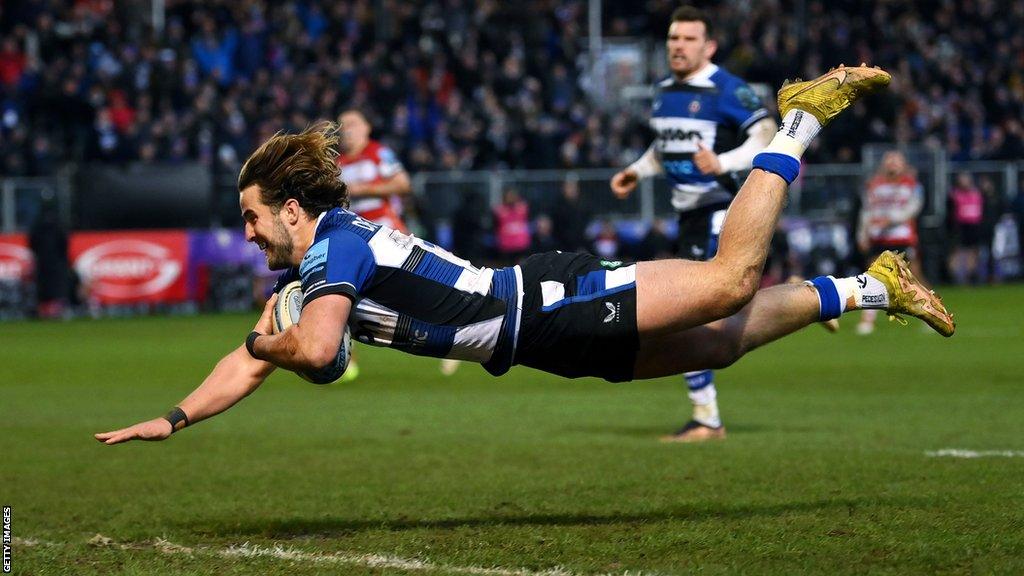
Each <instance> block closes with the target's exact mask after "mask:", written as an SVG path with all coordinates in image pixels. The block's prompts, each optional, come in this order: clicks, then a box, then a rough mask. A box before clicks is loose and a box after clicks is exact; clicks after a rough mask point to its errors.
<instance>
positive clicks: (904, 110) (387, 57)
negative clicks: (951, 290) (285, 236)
mask: <svg viewBox="0 0 1024 576" xmlns="http://www.w3.org/2000/svg"><path fill="white" fill-rule="evenodd" d="M800 4H804V3H800ZM805 4H806V10H804V11H803V12H802V13H800V12H799V11H798V10H796V5H795V3H793V2H779V1H769V2H757V3H720V4H718V5H716V6H714V7H712V8H711V9H712V10H713V13H714V18H715V19H716V20H717V21H718V22H722V23H723V24H722V25H721V26H720V27H719V30H720V31H721V32H720V35H721V38H720V40H721V45H722V48H721V51H720V54H719V57H718V58H717V59H718V60H719V61H721V62H723V63H725V64H726V65H727V66H728V67H729V68H730V69H732V70H734V71H735V72H737V73H738V74H740V75H741V76H743V77H745V78H749V79H750V80H751V81H753V82H763V83H766V84H768V85H769V86H772V87H777V86H779V85H780V84H781V82H782V80H783V79H784V78H786V77H792V76H803V77H810V76H813V75H815V74H818V73H820V72H821V71H822V70H823V69H824V68H827V67H828V66H830V65H833V64H836V63H838V62H843V61H845V62H859V61H870V62H872V63H877V64H880V65H882V66H885V67H887V68H889V69H892V70H894V71H895V76H896V78H897V83H896V85H895V86H894V90H892V91H891V96H890V97H889V98H888V99H884V100H879V101H875V102H873V103H872V107H871V109H870V110H869V109H868V108H867V107H864V106H861V107H859V109H858V110H856V111H855V113H854V114H851V115H850V117H849V119H848V120H846V122H845V123H844V124H842V125H840V126H837V127H835V129H834V130H833V131H832V132H830V134H829V138H828V139H822V142H821V143H820V145H819V146H817V147H816V148H815V150H813V151H812V153H811V155H810V157H809V160H810V161H840V162H841V161H852V160H856V159H857V158H858V155H859V152H860V146H861V144H863V143H865V142H867V141H879V142H897V143H901V142H925V143H927V144H928V145H930V146H934V147H944V148H945V149H947V150H948V151H949V154H950V156H951V158H952V159H953V160H962V159H1011V158H1012V159H1016V158H1020V157H1022V156H1024V127H1022V123H1021V120H1020V118H1021V117H1022V113H1024V76H1022V72H1021V71H1022V70H1024V62H1021V58H1022V56H1021V55H1022V54H1024V50H1022V49H1021V48H1022V44H1024V35H1022V33H1021V32H1020V31H1021V29H1022V28H1024V5H1021V4H1020V3H1014V4H1012V5H1011V7H1010V9H1009V10H1008V11H1001V12H1000V13H999V15H998V16H999V17H998V18H996V17H995V15H996V14H995V11H996V9H997V6H998V3H997V2H994V1H991V0H981V1H971V2H938V1H928V2H914V3H898V4H897V3H891V2H879V1H873V2H856V1H835V2H829V3H828V4H827V9H826V3H824V2H820V1H814V2H806V3H805ZM674 5H675V3H674V2H669V1H666V0H653V1H651V2H647V3H609V5H608V6H607V7H606V11H605V19H604V20H605V22H604V27H605V30H604V33H605V34H606V35H607V36H608V37H616V36H632V37H637V36H640V37H647V38H649V39H652V40H654V41H660V39H661V38H662V37H663V34H664V27H665V23H666V22H667V21H668V17H667V16H668V14H669V13H670V12H671V10H672V8H673V7H674ZM375 6H377V7H383V9H384V12H385V14H381V13H379V12H377V13H375V11H374V7H375ZM132 9H133V5H132V4H131V3H125V5H121V4H120V3H113V2H104V1H98V0H96V1H71V0H66V1H43V0H34V1H26V2H20V3H12V4H9V5H7V7H6V8H5V9H4V10H3V11H2V12H0V32H2V34H3V41H2V42H0V90H2V97H0V101H2V110H0V112H2V129H0V133H2V140H0V166H2V169H3V171H4V173H5V174H8V175H40V174H47V173H49V172H51V171H52V170H54V168H55V165H56V163H57V159H58V158H59V159H72V160H99V161H109V162H122V161H131V160H140V161H143V162H149V161H158V160H159V161H165V162H166V161H170V162H173V161H178V160H184V159H199V160H201V161H203V162H205V163H208V164H210V165H213V164H220V165H221V166H219V168H223V169H225V170H234V169H235V168H236V167H237V163H238V162H239V160H240V159H241V158H244V157H245V156H246V155H247V154H248V152H249V151H251V149H252V148H253V147H254V143H256V142H258V141H262V140H263V139H264V138H265V137H267V136H269V135H270V134H272V133H273V132H275V131H277V130H280V129H296V128H300V127H302V126H304V125H305V124H306V123H307V122H309V121H310V120H313V119H315V118H320V117H334V116H336V114H337V112H338V111H340V110H341V109H342V108H343V107H348V106H356V107H361V108H365V109H366V110H367V112H368V113H369V114H370V116H371V120H372V122H373V123H374V125H377V126H381V127H382V128H383V129H382V130H381V132H382V133H381V134H380V136H381V137H382V138H383V139H384V140H385V141H386V143H388V144H389V145H391V146H392V147H393V148H394V149H396V150H397V151H398V153H399V154H400V156H401V157H402V159H403V161H404V162H405V164H406V165H407V166H408V167H409V168H410V169H411V170H412V171H417V170H424V169H432V170H436V169H456V168H462V169H470V168H569V167H572V168H578V167H606V166H615V165H621V164H623V163H624V162H627V161H629V160H631V159H633V158H635V157H636V156H637V155H638V153H639V152H640V151H642V150H643V142H644V141H645V137H646V135H645V128H644V127H643V120H644V119H643V118H642V117H641V116H642V114H636V115H622V114H609V113H608V112H604V111H601V110H597V109H595V108H594V107H593V106H592V105H591V104H588V99H587V98H586V97H585V94H584V93H583V90H582V89H581V84H580V79H581V75H582V74H583V73H584V68H585V54H586V53H585V50H584V48H585V41H584V40H585V34H586V22H587V20H586V16H587V15H586V3H585V2H581V1H558V2H552V1H542V0H534V1H529V2H521V3H511V4H504V5H503V4H500V3H498V2H494V1H492V0H443V1H436V0H419V1H413V2H401V3H399V2H369V1H368V0H357V1H355V2H338V3H331V2H313V1H308V2H307V1H302V2H300V1H291V2H273V3H271V2H262V1H246V2H229V1H226V0H218V1H213V2H190V1H174V0H170V1H168V2H167V13H166V19H165V25H164V26H163V29H162V32H161V33H159V34H157V33H154V32H153V29H152V28H151V27H148V26H144V25H141V24H139V22H141V21H144V19H142V18H140V17H139V15H138V14H134V13H132V12H131V10H132ZM792 13H796V14H798V16H797V17H796V18H790V17H786V18H783V17H781V16H780V15H783V14H792ZM924 15H927V16H928V18H924V17H923V16H924ZM980 54H992V55H994V57H992V58H985V59H981V58H978V56H979V55H980ZM797 63H802V65H800V66H798V65H797ZM649 80H653V78H649ZM844 126H845V127H846V128H844ZM860 126H868V130H863V129H861V128H860Z"/></svg>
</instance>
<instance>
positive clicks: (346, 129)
mask: <svg viewBox="0 0 1024 576" xmlns="http://www.w3.org/2000/svg"><path fill="white" fill-rule="evenodd" d="M338 121H339V123H340V124H341V133H342V138H341V148H342V149H341V155H340V156H338V167H339V168H341V177H342V179H344V180H345V184H347V185H348V193H349V196H350V197H351V199H352V206H351V208H350V209H351V210H352V211H353V212H355V213H356V214H359V215H360V216H362V217H363V218H365V219H367V220H369V221H371V222H375V223H377V224H383V225H384V226H388V227H389V228H394V229H395V230H400V231H402V232H405V233H408V229H407V228H406V226H405V223H404V222H402V219H401V217H400V213H401V196H402V195H405V194H408V193H409V192H411V191H412V185H411V184H410V182H409V174H408V172H406V171H405V168H403V167H402V163H401V162H399V161H398V156H396V155H395V153H394V151H392V150H391V149H390V148H388V147H387V146H385V145H383V144H381V143H380V142H377V141H376V140H372V139H370V131H371V130H372V129H373V128H372V127H371V126H370V123H369V122H368V121H367V120H366V116H364V115H363V113H362V112H359V111H358V110H346V111H344V112H342V113H341V116H339V117H338Z"/></svg>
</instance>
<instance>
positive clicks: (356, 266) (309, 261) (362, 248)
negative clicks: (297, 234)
mask: <svg viewBox="0 0 1024 576" xmlns="http://www.w3.org/2000/svg"><path fill="white" fill-rule="evenodd" d="M376 267H377V265H376V262H375V261H374V258H373V251H372V250H370V246H369V244H367V243H366V240H364V239H362V238H361V237H359V236H358V235H356V234H354V233H352V232H350V231H347V230H334V231H332V232H330V233H329V234H327V235H326V236H325V237H323V238H320V239H319V240H317V241H316V242H314V243H313V245H312V246H311V247H310V248H309V250H306V254H305V255H304V256H303V257H302V263H301V264H300V265H299V274H300V275H301V276H302V298H303V303H307V302H311V301H312V300H315V299H316V298H319V297H321V296H325V295H327V294H344V295H346V296H348V297H350V298H352V299H358V298H359V294H360V293H361V292H362V291H363V289H364V288H365V287H366V284H367V283H368V282H369V281H370V278H371V277H372V276H373V272H374V270H375V269H376Z"/></svg>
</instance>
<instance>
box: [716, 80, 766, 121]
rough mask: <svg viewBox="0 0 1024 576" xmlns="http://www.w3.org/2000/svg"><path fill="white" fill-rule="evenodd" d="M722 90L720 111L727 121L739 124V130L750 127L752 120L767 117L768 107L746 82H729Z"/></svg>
mask: <svg viewBox="0 0 1024 576" xmlns="http://www.w3.org/2000/svg"><path fill="white" fill-rule="evenodd" d="M723 88H725V89H724V90H723V91H722V101H721V108H720V110H721V112H722V114H724V115H725V117H726V118H728V119H729V121H731V122H733V123H735V124H736V126H739V129H740V131H745V130H746V129H747V128H750V126H751V125H753V124H754V122H757V121H758V120H760V119H762V118H767V117H768V115H769V114H768V109H767V108H765V107H764V104H763V103H762V102H761V99H760V98H758V97H757V94H755V93H754V90H753V89H752V88H751V87H750V86H749V85H747V83H746V82H743V81H741V80H737V81H736V82H730V83H729V84H728V85H727V86H725V87H723Z"/></svg>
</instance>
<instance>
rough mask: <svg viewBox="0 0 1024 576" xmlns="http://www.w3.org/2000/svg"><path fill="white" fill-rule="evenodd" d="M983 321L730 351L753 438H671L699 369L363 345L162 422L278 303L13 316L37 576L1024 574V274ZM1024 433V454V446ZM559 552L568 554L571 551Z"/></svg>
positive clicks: (4, 403) (728, 411)
mask: <svg viewBox="0 0 1024 576" xmlns="http://www.w3.org/2000/svg"><path fill="white" fill-rule="evenodd" d="M944 292H945V293H946V294H945V296H946V301H947V302H948V303H949V304H950V307H951V308H952V309H953V310H954V311H955V312H956V314H957V319H958V321H959V324H960V326H959V330H958V333H957V335H956V336H955V337H953V338H952V339H951V340H944V339H942V338H940V337H938V336H935V335H932V334H929V333H925V332H924V331H923V329H922V328H921V325H920V323H912V324H911V325H910V326H907V327H901V326H897V325H895V324H888V323H885V322H884V320H883V321H881V322H880V325H879V330H878V331H877V332H876V333H875V334H874V335H873V336H871V337H857V336H855V335H854V334H853V330H852V328H853V324H854V321H855V318H852V317H848V318H846V319H845V322H844V326H843V330H842V331H841V332H840V333H839V334H837V335H835V336H830V335H828V334H826V333H825V332H824V331H823V330H821V329H819V328H817V327H810V328H808V329H806V330H804V331H803V332H801V333H799V334H797V335H795V336H793V337H790V338H788V339H786V340H784V341H781V342H778V343H776V344H773V345H771V346H769V347H767V348H765V349H762V350H758V351H756V352H754V353H753V354H751V355H750V356H748V357H747V358H745V359H743V360H741V361H740V362H739V363H738V364H737V365H736V366H734V367H732V368H730V369H728V370H725V371H723V372H721V373H720V374H719V377H718V381H719V390H720V403H721V405H722V409H723V415H724V417H725V421H726V424H727V426H728V428H729V438H728V439H727V440H726V441H724V442H719V443H714V444H708V445H700V446H683V445H664V444H659V443H658V442H657V437H658V436H659V435H660V434H662V433H665V432H667V431H669V430H670V429H672V428H673V427H675V426H677V425H679V424H680V423H681V422H682V421H683V420H684V418H685V415H686V414H687V413H688V406H687V402H686V399H685V394H684V387H683V384H682V383H681V381H678V380H676V379H664V380H659V381H651V382H638V383H632V384H618V385H613V384H608V383H604V382H601V381H597V380H579V381H568V380H562V379H559V378H556V377H551V376H547V375H545V374H542V373H539V372H536V371H532V370H528V369H521V368H517V369H514V370H513V371H512V372H511V373H510V374H509V375H507V376H505V377H503V378H501V379H495V378H492V377H491V376H489V375H487V374H486V373H485V372H484V371H483V370H482V369H480V368H479V367H477V366H475V365H468V364H467V365H463V366H462V369H461V370H460V371H459V372H458V373H457V374H456V375H455V376H453V377H451V378H445V377H443V376H441V375H440V374H439V373H438V370H437V362H436V361H434V360H430V359H423V358H414V357H410V356H406V355H403V354H401V353H398V352H394V351H389V350H380V349H373V348H369V347H366V346H361V347H359V349H358V350H359V354H360V356H359V360H360V363H361V366H362V369H363V376H362V377H361V378H360V379H359V380H358V381H357V382H354V383H351V384H347V385H331V386H325V387H317V386H314V385H311V384H308V383H306V382H304V381H302V380H300V379H299V378H298V377H296V376H293V375H290V374H288V373H286V372H283V371H279V372H278V373H276V374H275V375H274V376H272V377H271V379H270V380H268V381H267V382H266V384H264V386H263V387H262V388H261V389H260V390H258V391H257V392H256V393H255V394H253V395H252V396H251V397H249V398H248V399H246V400H244V401H243V402H242V403H241V404H239V405H238V406H236V407H235V408H234V409H233V410H231V411H229V412H227V413H225V414H222V415H221V416H219V417H216V418H214V419H213V420H209V421H206V422H203V423H200V424H198V425H196V426H195V427H193V428H189V429H187V430H185V431H184V432H182V433H179V434H176V435H175V436H174V437H172V438H171V439H170V440H168V441H166V442H163V443H140V442H133V443H130V444H127V445H121V446H114V447H107V446H102V445H100V444H99V443H97V442H96V441H95V440H93V439H92V433H94V432H97V431H103V430H108V429H112V428H115V427H121V426H125V425H128V424H131V423H134V422H136V421H138V420H140V419H145V418H151V417H154V416H157V415H160V414H162V413H164V412H165V411H166V410H167V409H169V408H170V407H171V406H173V405H174V404H175V403H176V402H177V401H178V400H180V399H181V398H182V397H184V396H185V395H186V394H187V393H188V392H189V391H190V390H191V389H192V388H193V387H194V386H195V385H196V384H197V383H198V382H199V381H200V380H201V379H202V378H203V376H205V374H206V373H207V372H208V370H209V369H210V368H211V367H212V365H213V363H214V362H215V361H216V360H217V359H218V358H219V357H220V356H221V355H222V354H223V353H224V352H226V351H227V350H228V349H229V348H230V347H232V346H234V345H235V344H236V343H238V342H241V340H242V339H243V338H244V336H245V334H246V333H247V332H248V331H249V330H250V327H251V325H252V323H253V322H255V319H256V316H255V315H249V316H207V317H194V318H147V319H134V320H104V321H80V322H70V323H14V324H3V325H0V355H2V358H3V363H2V366H3V368H2V378H0V418H2V424H0V463H2V464H0V504H3V505H5V506H11V507H12V518H11V528H12V533H13V536H14V538H15V540H14V543H15V545H14V549H13V557H12V561H13V568H14V572H15V573H23V574H58V573H68V574H72V573H73V574H111V573H128V574H170V573H175V574H218V575H225V574H315V573H333V574H394V575H404V574H428V575H433V574H490V575H492V576H506V575H519V576H531V575H535V574H574V575H593V574H625V573H629V574H637V573H643V574H690V573H694V572H702V573H707V574H735V573H745V574H778V573H790V574H791V573H817V574H840V573H891V574H908V573H926V574H940V573H949V574H956V573H1021V572H1024V501H1022V495H1024V458H1021V457H1012V456H1013V455H1014V454H1018V453H1017V452H1010V453H1008V456H1009V457H991V458H977V459H960V458H943V457H929V456H928V455H926V452H928V451H936V450H940V449H946V448H959V449H970V450H1005V451H1021V450H1024V387H1022V379H1021V375H1020V374H1021V369H1022V367H1024V360H1022V358H1024V336H1022V335H1024V329H1022V325H1024V306H1022V304H1024V289H1022V288H1021V287H1005V288H992V289H978V290H972V291H961V290H949V289H947V290H945V291H944ZM1020 454H1024V452H1022V453H1020ZM557 570H561V571H560V572H559V571H557Z"/></svg>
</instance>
